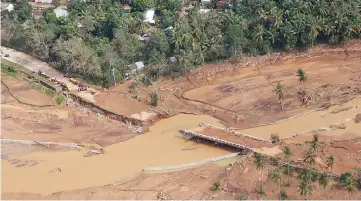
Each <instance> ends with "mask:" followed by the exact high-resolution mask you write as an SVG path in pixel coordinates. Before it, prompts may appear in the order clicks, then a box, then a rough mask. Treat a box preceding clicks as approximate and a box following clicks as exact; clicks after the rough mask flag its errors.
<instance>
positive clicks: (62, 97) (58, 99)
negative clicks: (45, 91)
mask: <svg viewBox="0 0 361 201" xmlns="http://www.w3.org/2000/svg"><path fill="white" fill-rule="evenodd" d="M63 101H64V96H63V95H61V94H60V95H59V96H58V97H57V98H56V100H55V102H56V103H57V104H58V105H61V103H63Z"/></svg>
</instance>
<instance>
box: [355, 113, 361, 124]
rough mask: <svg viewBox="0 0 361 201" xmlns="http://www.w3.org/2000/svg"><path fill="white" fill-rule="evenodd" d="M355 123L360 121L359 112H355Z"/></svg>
mask: <svg viewBox="0 0 361 201" xmlns="http://www.w3.org/2000/svg"><path fill="white" fill-rule="evenodd" d="M354 121H355V123H356V124H358V123H360V122H361V113H360V114H357V115H356V117H355V120H354Z"/></svg>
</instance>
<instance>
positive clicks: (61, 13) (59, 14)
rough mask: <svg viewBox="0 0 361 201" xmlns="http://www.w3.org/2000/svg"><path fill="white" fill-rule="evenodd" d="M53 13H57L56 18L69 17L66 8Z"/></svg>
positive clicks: (60, 8)
mask: <svg viewBox="0 0 361 201" xmlns="http://www.w3.org/2000/svg"><path fill="white" fill-rule="evenodd" d="M53 12H54V13H55V15H56V17H67V16H68V14H69V13H68V11H67V10H66V7H65V6H59V7H57V8H55V9H54V11H53Z"/></svg>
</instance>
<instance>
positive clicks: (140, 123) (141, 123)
mask: <svg viewBox="0 0 361 201" xmlns="http://www.w3.org/2000/svg"><path fill="white" fill-rule="evenodd" d="M17 70H18V71H19V72H21V73H23V74H25V75H27V76H28V77H31V78H32V79H33V80H35V81H37V82H39V83H40V84H41V85H42V86H44V87H46V88H48V89H50V90H52V91H56V88H55V87H54V86H53V85H52V84H51V83H47V82H44V81H43V80H41V79H38V78H36V77H35V76H34V75H33V73H32V72H28V71H24V70H21V69H17ZM2 83H3V84H4V86H5V87H6V88H7V89H8V91H9V93H10V94H11V95H12V96H13V97H14V98H15V99H16V100H17V101H19V102H20V103H22V104H27V105H31V106H36V107H48V106H54V105H44V106H38V105H33V104H28V103H24V102H22V101H20V100H18V99H17V98H16V97H15V96H14V95H13V94H12V92H11V90H10V89H9V87H8V86H7V85H6V84H5V83H4V82H3V81H2ZM64 95H65V96H67V97H71V98H72V99H73V100H74V101H75V102H77V103H78V104H80V105H82V106H84V107H86V108H88V109H91V110H92V111H94V112H96V113H99V114H101V115H103V116H105V117H107V118H109V119H114V120H117V121H121V122H124V123H131V124H132V125H134V126H141V127H144V126H147V125H148V124H147V122H145V121H141V120H139V119H135V118H132V117H128V116H125V115H121V114H117V113H114V112H112V111H109V110H107V109H104V108H102V107H100V106H99V105H96V104H94V103H91V102H89V101H86V100H84V99H82V98H81V97H79V96H77V95H76V94H72V93H69V94H67V93H65V92H64ZM146 130H147V129H144V128H143V129H142V131H143V132H145V131H146Z"/></svg>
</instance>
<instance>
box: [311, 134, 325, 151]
mask: <svg viewBox="0 0 361 201" xmlns="http://www.w3.org/2000/svg"><path fill="white" fill-rule="evenodd" d="M307 143H309V144H310V147H309V149H312V150H313V151H314V152H315V153H316V155H317V154H318V153H319V151H322V150H323V148H324V147H325V143H324V142H320V140H319V138H318V135H317V134H314V135H313V139H312V141H310V142H307Z"/></svg>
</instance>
